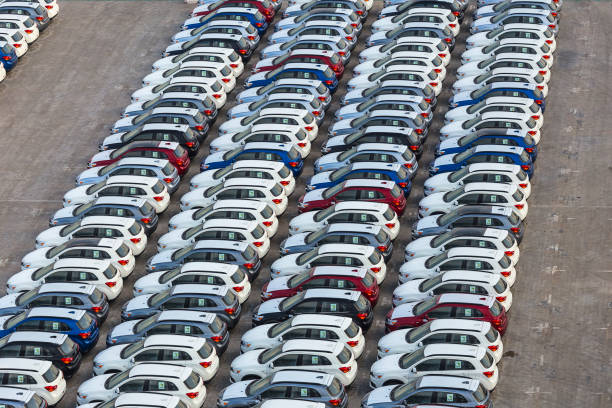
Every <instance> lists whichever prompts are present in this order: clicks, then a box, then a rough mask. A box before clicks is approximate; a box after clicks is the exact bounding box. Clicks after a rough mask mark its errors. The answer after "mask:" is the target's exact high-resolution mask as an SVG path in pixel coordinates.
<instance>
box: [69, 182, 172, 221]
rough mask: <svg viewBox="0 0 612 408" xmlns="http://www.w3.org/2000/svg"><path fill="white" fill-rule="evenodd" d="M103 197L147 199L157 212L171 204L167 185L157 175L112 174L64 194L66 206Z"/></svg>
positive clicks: (85, 202)
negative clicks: (97, 181) (95, 182)
mask: <svg viewBox="0 0 612 408" xmlns="http://www.w3.org/2000/svg"><path fill="white" fill-rule="evenodd" d="M101 197H130V198H139V199H143V200H146V202H147V203H148V204H149V205H150V206H151V207H153V209H154V210H155V212H156V213H158V214H159V213H162V212H164V211H165V210H166V209H167V208H168V205H169V204H170V194H169V193H168V189H167V188H166V185H165V184H164V183H163V182H161V181H159V179H158V178H157V177H146V176H131V175H129V176H110V177H108V178H106V179H103V180H102V181H100V182H99V183H97V184H84V185H80V186H78V187H75V188H73V189H72V190H69V191H68V192H67V193H66V194H64V198H63V200H62V201H63V204H64V207H71V206H74V205H80V204H87V203H91V202H96V200H98V199H100V198H101Z"/></svg>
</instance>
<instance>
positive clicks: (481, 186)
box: [463, 182, 516, 193]
mask: <svg viewBox="0 0 612 408" xmlns="http://www.w3.org/2000/svg"><path fill="white" fill-rule="evenodd" d="M463 189H464V190H465V192H471V191H482V190H485V191H496V192H502V193H512V192H513V191H514V190H516V185H514V184H510V183H507V184H506V183H486V182H477V183H468V184H466V185H465V186H464V187H463Z"/></svg>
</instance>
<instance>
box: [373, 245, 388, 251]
mask: <svg viewBox="0 0 612 408" xmlns="http://www.w3.org/2000/svg"><path fill="white" fill-rule="evenodd" d="M376 249H378V250H379V251H380V252H385V251H386V250H387V247H386V246H385V245H379V246H377V247H376Z"/></svg>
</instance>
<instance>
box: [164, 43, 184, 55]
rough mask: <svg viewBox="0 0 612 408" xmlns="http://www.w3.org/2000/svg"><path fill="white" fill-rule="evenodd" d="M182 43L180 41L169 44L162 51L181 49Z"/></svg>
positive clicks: (169, 51) (168, 51)
mask: <svg viewBox="0 0 612 408" xmlns="http://www.w3.org/2000/svg"><path fill="white" fill-rule="evenodd" d="M182 45H183V44H182V43H174V44H170V45H169V46H167V47H166V49H165V50H164V53H171V52H176V51H181V46H182Z"/></svg>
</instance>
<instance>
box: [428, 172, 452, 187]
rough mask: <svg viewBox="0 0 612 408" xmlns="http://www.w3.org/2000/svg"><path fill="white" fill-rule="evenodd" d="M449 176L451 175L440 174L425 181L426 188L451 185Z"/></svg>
mask: <svg viewBox="0 0 612 408" xmlns="http://www.w3.org/2000/svg"><path fill="white" fill-rule="evenodd" d="M448 175H449V173H440V174H436V175H434V176H431V177H429V178H428V179H427V180H425V187H435V186H439V185H441V184H447V183H449V181H448Z"/></svg>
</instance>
